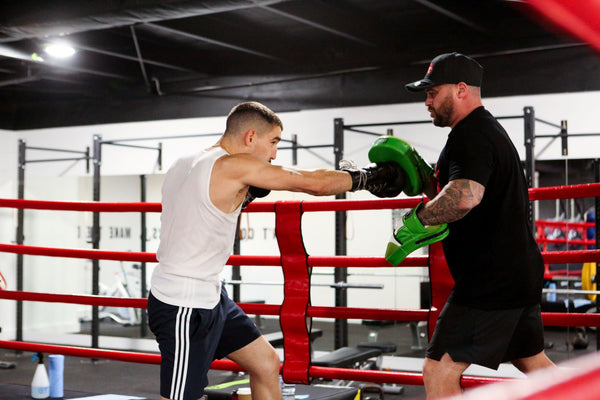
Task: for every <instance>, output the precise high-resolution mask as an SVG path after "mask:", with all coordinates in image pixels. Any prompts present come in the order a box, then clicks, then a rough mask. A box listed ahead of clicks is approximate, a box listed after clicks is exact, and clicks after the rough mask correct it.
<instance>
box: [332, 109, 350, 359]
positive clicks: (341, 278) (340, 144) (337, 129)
mask: <svg viewBox="0 0 600 400" xmlns="http://www.w3.org/2000/svg"><path fill="white" fill-rule="evenodd" d="M333 124H334V127H333V153H334V155H335V168H336V169H339V165H340V161H342V158H343V157H344V120H343V119H342V118H336V119H334V121H333ZM335 198H336V199H345V198H346V193H340V194H337V195H336V196H335ZM346 252H347V249H346V211H336V212H335V254H336V255H338V256H339V255H346ZM333 275H334V279H335V282H334V283H346V282H347V281H348V270H347V269H346V268H334V274H333ZM335 306H336V307H347V306H348V292H347V289H346V288H343V287H336V288H335ZM334 337H335V338H334V349H339V348H340V347H344V346H348V320H346V319H336V320H335V324H334Z"/></svg>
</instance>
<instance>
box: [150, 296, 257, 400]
mask: <svg viewBox="0 0 600 400" xmlns="http://www.w3.org/2000/svg"><path fill="white" fill-rule="evenodd" d="M148 322H149V326H150V329H151V330H152V332H153V333H154V335H155V336H156V341H157V342H158V347H159V349H160V354H161V356H162V359H161V363H160V395H161V396H162V397H165V398H167V399H172V400H197V399H199V398H200V397H202V395H203V394H204V388H205V387H206V386H207V385H208V377H207V374H208V370H209V369H210V364H211V363H212V361H213V360H215V359H218V358H223V357H225V356H227V355H228V354H230V353H232V352H234V351H236V350H239V349H241V348H242V347H244V346H246V345H247V344H249V343H251V342H253V341H254V340H256V339H257V338H258V337H259V336H261V333H260V331H259V330H258V328H256V326H255V325H254V323H253V322H252V320H251V319H250V318H249V317H248V316H247V315H246V314H245V313H244V312H243V311H242V309H241V308H240V307H239V306H238V305H237V304H235V303H234V302H233V301H232V300H231V299H230V298H229V297H228V296H227V292H226V291H225V288H222V289H221V300H220V301H219V304H217V305H216V306H215V308H213V309H212V310H209V309H204V308H189V307H177V306H173V305H170V304H165V303H163V302H161V301H160V300H158V299H157V298H156V297H154V296H153V295H152V293H150V295H149V296H148Z"/></svg>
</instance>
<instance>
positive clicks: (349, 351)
mask: <svg viewBox="0 0 600 400" xmlns="http://www.w3.org/2000/svg"><path fill="white" fill-rule="evenodd" d="M381 354H382V352H381V350H379V349H375V348H367V347H340V348H339V349H337V350H334V351H332V352H331V353H327V354H325V355H322V356H320V357H317V358H316V359H314V360H313V361H312V362H311V364H312V365H314V366H318V367H331V368H346V367H353V366H354V364H356V363H360V362H362V361H365V360H368V359H369V358H371V357H378V356H380V355H381Z"/></svg>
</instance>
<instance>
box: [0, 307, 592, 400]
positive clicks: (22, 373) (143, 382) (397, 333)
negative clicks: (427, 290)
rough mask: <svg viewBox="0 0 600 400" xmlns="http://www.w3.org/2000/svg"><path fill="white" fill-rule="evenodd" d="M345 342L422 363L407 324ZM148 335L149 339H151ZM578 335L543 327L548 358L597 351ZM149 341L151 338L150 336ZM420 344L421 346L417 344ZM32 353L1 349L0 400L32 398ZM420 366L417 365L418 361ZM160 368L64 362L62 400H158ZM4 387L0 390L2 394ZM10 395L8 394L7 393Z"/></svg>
mask: <svg viewBox="0 0 600 400" xmlns="http://www.w3.org/2000/svg"><path fill="white" fill-rule="evenodd" d="M260 326H261V329H262V330H263V332H264V333H269V332H274V331H278V330H279V323H278V321H277V320H274V319H266V318H263V319H261V320H260ZM313 328H317V329H322V330H323V336H322V337H320V338H318V339H316V340H315V341H314V343H313V350H314V351H317V352H318V351H330V350H331V349H332V348H333V343H334V339H333V338H334V336H333V331H334V328H333V323H331V322H321V321H315V322H314V323H313ZM348 331H349V335H348V342H349V345H350V346H354V345H357V344H358V343H360V342H366V341H369V337H370V338H371V339H374V336H376V338H377V341H380V342H391V343H395V344H396V346H397V351H396V353H395V355H396V356H399V357H414V358H417V359H422V358H423V356H424V350H423V349H415V348H414V347H418V346H415V345H418V344H419V343H418V342H415V337H414V336H413V333H412V332H413V331H412V330H411V327H410V325H409V324H408V323H394V324H391V323H390V324H385V325H380V324H378V325H372V324H368V323H363V324H349V327H348ZM100 332H101V333H102V335H109V336H110V335H112V336H115V335H116V336H124V337H139V336H140V328H139V327H138V326H133V327H124V326H120V325H118V324H116V323H114V322H102V323H101V327H100ZM81 333H82V334H89V324H85V323H84V324H82V327H81ZM150 335H151V334H150ZM575 336H576V331H575V329H573V328H570V329H567V328H547V329H546V342H547V350H546V351H547V353H548V355H549V357H550V358H551V359H552V360H553V361H555V362H560V361H563V360H567V359H571V358H575V357H577V356H580V355H583V354H586V353H589V352H593V351H596V335H595V332H591V331H589V330H588V332H587V340H588V341H589V345H588V346H587V348H581V349H575V348H574V347H573V345H572V340H573V338H574V337H575ZM150 337H151V336H150ZM421 344H424V343H421ZM32 356H33V354H32V353H28V352H23V353H20V354H16V353H15V352H14V351H10V350H4V349H0V360H3V361H9V362H14V363H15V364H16V367H15V368H13V369H0V398H2V399H3V400H17V399H28V398H30V393H29V385H30V382H31V379H32V377H33V373H34V369H35V366H36V364H35V363H34V362H32V361H31V358H32ZM419 361H420V360H419ZM158 376H159V367H158V366H157V365H147V364H134V363H126V362H120V361H112V360H97V361H91V360H90V359H86V358H78V357H66V358H65V372H64V388H65V398H67V399H68V398H77V397H84V396H91V395H97V394H119V395H127V396H138V397H142V398H147V399H151V400H155V399H156V400H158V399H159V398H160V396H159V394H158V393H159V389H158V388H159V379H158ZM237 377H238V375H237V374H235V373H232V372H226V371H211V373H210V377H209V378H210V382H211V384H217V383H221V382H225V381H229V380H234V379H236V378H237ZM2 388H4V389H2ZM6 392H8V393H6ZM424 394H425V391H424V389H423V387H422V386H411V385H406V386H403V393H402V394H398V395H396V394H386V395H385V398H386V399H388V400H396V399H422V398H424Z"/></svg>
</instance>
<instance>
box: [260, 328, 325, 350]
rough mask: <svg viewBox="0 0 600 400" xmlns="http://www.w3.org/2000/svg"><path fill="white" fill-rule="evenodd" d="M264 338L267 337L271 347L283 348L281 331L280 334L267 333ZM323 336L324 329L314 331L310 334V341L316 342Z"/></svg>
mask: <svg viewBox="0 0 600 400" xmlns="http://www.w3.org/2000/svg"><path fill="white" fill-rule="evenodd" d="M263 336H264V337H265V339H267V341H268V342H269V343H271V346H273V347H281V346H283V332H281V331H279V332H272V333H266V334H264V335H263ZM321 336H323V330H322V329H313V330H312V331H311V332H310V341H311V342H314V341H315V339H317V338H320V337H321Z"/></svg>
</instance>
